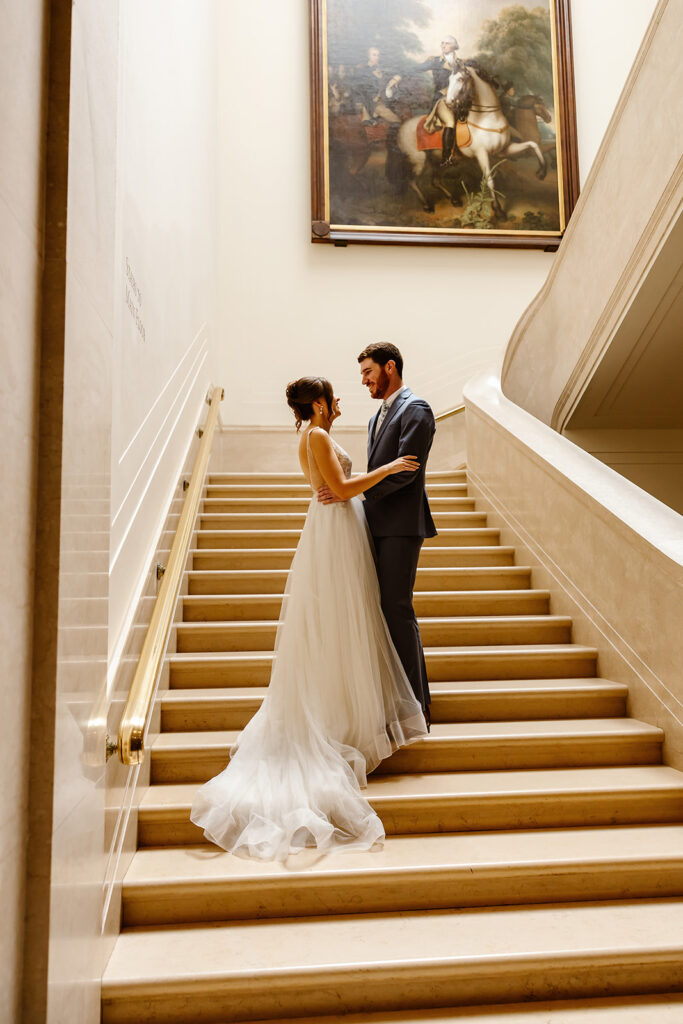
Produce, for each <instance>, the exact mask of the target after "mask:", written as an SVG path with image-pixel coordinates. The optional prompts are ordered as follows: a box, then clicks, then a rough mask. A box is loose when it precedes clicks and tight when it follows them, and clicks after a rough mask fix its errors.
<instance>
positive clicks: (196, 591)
mask: <svg viewBox="0 0 683 1024" xmlns="http://www.w3.org/2000/svg"><path fill="white" fill-rule="evenodd" d="M286 582H287V573H286V572H285V571H280V572H273V573H270V572H268V571H265V572H263V573H259V574H258V575H256V576H252V575H250V574H249V573H247V574H244V573H242V574H238V573H234V574H233V573H230V574H224V573H221V572H214V573H210V574H208V575H203V574H201V573H197V572H190V573H189V575H188V593H189V594H190V595H193V596H194V595H207V596H212V595H220V594H228V595H230V594H233V595H235V594H282V593H284V589H285V584H286ZM530 586H531V572H530V570H529V569H526V568H518V567H517V566H511V567H505V568H499V569H496V568H488V567H487V568H483V569H476V568H469V569H460V570H459V571H454V572H450V571H449V570H448V569H432V570H430V571H425V570H424V569H422V570H421V569H418V570H417V579H416V581H415V593H416V594H419V593H421V592H422V591H438V590H448V591H453V590H455V591H460V590H527V589H529V588H530Z"/></svg>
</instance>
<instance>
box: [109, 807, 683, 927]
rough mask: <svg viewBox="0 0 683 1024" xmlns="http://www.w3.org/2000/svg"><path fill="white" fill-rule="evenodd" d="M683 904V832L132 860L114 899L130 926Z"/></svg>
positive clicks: (612, 830) (413, 839) (488, 838)
mask: <svg viewBox="0 0 683 1024" xmlns="http://www.w3.org/2000/svg"><path fill="white" fill-rule="evenodd" d="M681 895H683V825H640V826H624V825H622V826H618V827H605V828H585V829H583V828H581V829H552V830H543V829H538V830H534V831H525V832H471V833H467V832H463V833H453V834H443V835H431V836H389V837H388V838H387V839H386V841H385V844H384V847H383V848H382V849H381V850H379V849H378V850H370V851H368V852H362V851H361V852H356V853H354V854H353V856H352V857H349V855H348V854H345V853H336V854H327V855H326V856H325V857H324V858H322V859H320V858H317V859H316V858H314V857H308V856H307V855H306V854H304V855H303V857H295V858H292V859H291V862H290V863H288V864H286V865H285V864H282V863H279V862H277V861H269V862H263V861H258V860H249V859H246V858H241V857H232V856H230V855H228V854H224V855H222V856H221V855H218V856H216V855H210V854H209V851H208V850H207V847H206V846H191V847H175V848H174V847H167V848H160V849H149V850H139V851H138V852H137V853H136V854H135V855H134V857H133V861H132V863H131V866H130V868H129V870H128V872H127V874H126V877H125V878H124V881H123V894H122V896H123V924H124V926H127V927H130V926H134V925H160V924H179V923H190V922H193V921H196V922H206V921H229V920H248V919H249V918H277V917H308V916H316V915H327V914H349V913H353V914H358V913H364V914H373V913H378V912H382V911H392V910H437V909H454V908H458V907H477V906H480V907H481V906H506V905H511V904H515V903H553V902H556V901H557V902H560V901H561V902H570V901H572V902H573V901H575V900H576V901H585V900H598V899H599V900H615V899H616V900H618V899H635V898H638V899H643V898H646V897H661V896H681Z"/></svg>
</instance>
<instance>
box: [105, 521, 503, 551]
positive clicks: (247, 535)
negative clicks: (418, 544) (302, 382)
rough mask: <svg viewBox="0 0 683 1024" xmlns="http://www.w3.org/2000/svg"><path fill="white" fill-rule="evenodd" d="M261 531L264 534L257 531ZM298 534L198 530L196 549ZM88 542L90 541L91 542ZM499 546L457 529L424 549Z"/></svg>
mask: <svg viewBox="0 0 683 1024" xmlns="http://www.w3.org/2000/svg"><path fill="white" fill-rule="evenodd" d="M261 531H264V532H261ZM300 536H301V534H300V532H299V531H297V530H295V529H293V528H292V529H288V530H287V531H286V532H284V533H283V532H281V531H278V530H275V531H272V532H268V531H265V527H261V528H260V529H255V530H232V529H223V530H220V529H219V530H202V531H201V532H200V533H199V534H198V536H197V547H199V548H202V549H209V550H216V551H217V550H224V549H225V550H228V551H238V550H242V549H244V548H291V549H292V550H293V549H294V548H296V546H297V545H298V543H299V538H300ZM91 543H92V542H91ZM499 543H500V539H499V531H498V530H476V529H475V530H467V529H464V528H457V532H455V533H454V532H453V531H452V530H449V531H444V532H442V533H439V534H437V535H436V537H427V539H426V540H425V547H428V548H442V547H471V546H472V545H475V546H477V547H493V546H495V545H498V544H499Z"/></svg>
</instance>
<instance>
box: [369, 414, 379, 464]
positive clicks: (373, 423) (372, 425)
mask: <svg viewBox="0 0 683 1024" xmlns="http://www.w3.org/2000/svg"><path fill="white" fill-rule="evenodd" d="M381 411H382V407H381V406H380V407H379V409H378V410H377V412H376V413H375V415H374V416H373V417H372V419H371V420H370V426H369V427H368V458H370V453H371V452H372V448H373V445H374V443H375V427H376V426H377V417H378V416H379V414H380V412H381Z"/></svg>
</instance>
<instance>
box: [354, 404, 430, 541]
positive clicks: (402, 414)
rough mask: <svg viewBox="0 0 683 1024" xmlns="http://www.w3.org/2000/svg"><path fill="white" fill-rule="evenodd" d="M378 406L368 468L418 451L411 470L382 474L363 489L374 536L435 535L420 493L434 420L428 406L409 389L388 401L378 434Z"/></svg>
mask: <svg viewBox="0 0 683 1024" xmlns="http://www.w3.org/2000/svg"><path fill="white" fill-rule="evenodd" d="M380 411H381V407H380V410H378V411H377V413H376V414H375V415H374V416H373V417H372V419H371V420H370V426H369V428H368V472H370V470H372V469H377V467H378V466H384V465H386V463H387V462H393V460H394V459H397V458H398V457H399V456H401V455H417V458H418V461H419V463H420V468H419V469H418V470H417V472H416V473H396V474H394V476H387V477H385V478H384V480H380V482H379V483H378V484H375V486H374V487H371V488H370V490H369V491H366V492H365V501H364V503H363V505H364V508H365V515H366V518H367V521H368V525H369V527H370V532H371V533H372V535H373V537H434V536H436V527H435V526H434V520H433V519H432V514H431V512H430V510H429V502H428V501H427V493H426V491H425V473H426V470H427V456H428V455H429V449H430V448H431V447H432V440H433V439H434V432H435V430H436V424H435V423H434V414H433V413H432V410H431V408H430V407H429V405H428V404H427V402H425V401H424V399H423V398H418V397H417V396H416V395H414V394H413V393H412V391H411V390H410V388H404V389H403V391H402V392H401V393H400V395H398V396H397V397H396V398H395V399H394V401H393V402H392V404H391V407H390V408H389V411H388V413H387V414H386V416H385V417H384V422H383V423H382V426H381V427H380V428H379V430H378V431H377V432H375V425H376V423H377V418H378V416H379V413H380Z"/></svg>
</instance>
